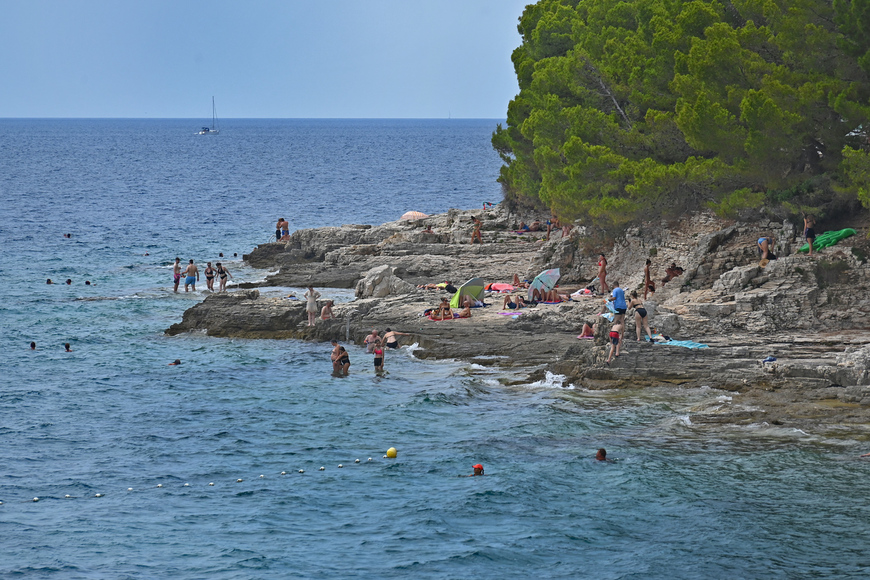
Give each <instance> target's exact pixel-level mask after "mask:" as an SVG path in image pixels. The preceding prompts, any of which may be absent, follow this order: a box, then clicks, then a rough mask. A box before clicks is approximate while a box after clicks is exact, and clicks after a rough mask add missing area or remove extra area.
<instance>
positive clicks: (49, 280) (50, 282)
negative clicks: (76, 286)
mask: <svg viewBox="0 0 870 580" xmlns="http://www.w3.org/2000/svg"><path fill="white" fill-rule="evenodd" d="M45 283H46V284H54V282H52V281H51V278H49V279H48V280H46V281H45Z"/></svg>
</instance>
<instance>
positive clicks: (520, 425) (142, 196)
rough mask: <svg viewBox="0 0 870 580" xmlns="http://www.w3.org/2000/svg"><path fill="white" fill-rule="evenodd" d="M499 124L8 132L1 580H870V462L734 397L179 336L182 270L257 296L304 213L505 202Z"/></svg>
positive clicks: (354, 217)
mask: <svg viewBox="0 0 870 580" xmlns="http://www.w3.org/2000/svg"><path fill="white" fill-rule="evenodd" d="M495 123H496V122H495V121H459V122H457V121H365V122H364V121H320V122H317V121H279V122H275V123H272V122H265V121H227V122H226V123H225V124H224V125H223V126H222V132H221V135H219V136H212V137H194V136H193V135H192V133H193V130H195V129H197V128H198V126H199V122H198V121H195V122H184V121H28V120H21V121H9V120H0V202H2V208H3V210H2V215H3V217H4V218H5V219H3V220H2V223H0V241H2V248H3V250H2V252H0V272H2V274H3V280H4V281H5V284H4V298H5V299H4V300H3V301H2V303H0V327H2V328H0V330H2V332H0V347H2V349H3V352H4V353H5V355H6V357H5V361H4V365H3V374H4V376H3V379H2V381H0V385H2V386H0V448H2V450H3V451H2V457H3V462H2V464H3V469H2V472H0V500H2V502H3V504H2V505H0V537H2V538H3V540H2V544H0V545H2V546H3V550H2V551H3V558H2V559H0V574H2V575H4V576H6V575H12V574H22V575H26V576H28V577H59V578H69V577H72V578H104V577H105V578H117V577H143V576H144V577H165V576H170V575H171V576H172V577H177V578H200V577H205V576H208V577H212V578H239V577H255V578H284V577H287V576H291V575H292V576H301V577H308V578H326V577H349V576H357V577H387V578H389V577H408V576H414V577H445V578H455V577H459V576H467V575H477V576H482V577H517V578H525V577H531V576H535V577H556V578H559V577H563V578H575V577H593V578H629V577H633V578H698V577H713V578H753V577H764V578H794V577H807V576H817V577H823V576H832V577H850V576H851V577H864V576H866V575H867V572H868V560H867V557H866V555H865V553H864V552H865V550H864V547H865V546H866V545H868V540H870V537H868V536H870V524H868V522H870V508H868V507H867V502H866V498H865V497H864V496H865V493H864V492H863V487H864V484H865V482H866V479H867V476H868V472H870V463H867V462H865V461H860V460H857V459H856V456H857V455H858V454H859V453H861V452H866V451H870V449H866V448H865V447H864V446H863V445H864V444H863V443H862V442H859V441H856V439H855V436H848V435H845V436H842V437H836V438H834V437H821V436H818V435H814V434H807V433H803V432H798V431H795V430H791V429H782V428H775V427H771V426H767V425H755V426H752V427H717V428H710V427H703V428H702V427H699V426H696V425H692V424H691V421H690V420H689V419H688V416H689V414H690V411H691V409H693V408H695V407H696V406H699V405H700V406H708V405H714V404H718V403H723V404H724V402H725V401H724V400H721V398H722V397H727V396H729V394H726V393H722V392H719V391H715V390H713V389H691V390H689V389H679V388H673V387H661V388H656V389H638V390H621V391H606V392H589V391H585V390H583V389H581V388H574V387H573V386H572V385H570V384H568V383H567V382H566V381H563V380H561V379H560V378H559V377H552V376H551V377H549V378H548V379H547V380H544V381H540V382H537V383H533V384H523V385H516V384H513V379H514V377H513V376H512V375H511V374H510V373H509V372H508V371H501V370H499V369H498V368H493V367H486V366H481V365H477V364H471V363H463V362H458V361H429V360H418V359H415V358H414V357H413V356H411V353H410V351H411V349H409V348H407V347H406V348H403V349H401V351H399V352H396V353H394V352H392V351H390V352H388V355H387V356H388V358H387V360H386V369H387V373H386V375H385V376H383V377H377V376H376V375H375V374H374V372H373V369H372V363H371V359H370V358H369V356H368V355H366V354H365V353H364V351H363V350H362V349H361V348H359V347H356V346H352V345H348V348H349V351H350V357H351V362H352V367H351V374H350V376H349V377H346V378H336V377H332V376H330V371H331V368H330V364H329V361H328V356H329V350H330V348H329V346H328V345H323V344H316V343H304V342H299V341H289V340H288V341H275V340H257V341H254V340H233V339H216V338H210V337H207V336H205V335H202V334H189V335H183V336H177V337H171V338H170V337H165V336H163V330H164V329H165V328H167V327H168V326H169V325H170V324H172V323H173V322H176V321H178V320H179V319H180V318H181V315H182V313H183V312H184V310H185V309H186V308H188V307H190V306H192V305H193V304H195V303H196V302H197V301H199V300H201V299H202V298H203V294H202V293H201V292H197V293H196V294H193V293H188V294H184V293H183V292H182V293H180V294H177V295H176V294H173V293H172V291H171V287H170V284H169V282H170V280H171V275H170V274H171V270H170V268H169V265H170V264H171V262H172V260H173V258H174V257H175V256H176V255H178V256H180V257H181V258H182V259H183V260H185V261H186V260H187V259H188V258H195V259H196V260H197V263H198V264H199V265H200V267H201V268H202V267H204V263H205V261H207V260H210V261H212V262H216V261H218V260H219V259H220V258H219V257H218V253H219V252H223V253H224V256H225V258H224V260H223V261H224V263H226V264H227V265H228V267H229V269H230V271H231V272H232V273H233V275H234V276H235V277H236V280H239V281H253V280H257V279H261V278H262V277H263V276H264V275H265V272H262V271H257V270H253V269H250V268H247V267H246V266H244V264H242V263H241V262H240V259H239V258H235V259H234V258H232V255H233V253H238V254H239V256H241V254H242V253H244V252H247V251H249V250H250V249H251V248H252V247H253V246H254V245H255V244H257V243H261V242H264V241H266V240H267V239H268V237H269V235H270V234H271V233H272V232H271V231H270V230H271V229H274V228H273V225H274V221H275V219H276V218H277V217H280V214H286V217H288V219H290V220H291V223H292V224H293V227H311V226H320V225H337V224H341V223H347V222H378V221H383V220H384V219H393V218H395V217H398V216H397V214H401V212H402V211H405V210H409V209H416V210H421V211H426V212H436V211H446V209H448V208H449V207H473V206H477V205H478V204H479V203H481V202H483V201H497V200H498V185H497V184H496V183H495V181H494V180H495V177H496V176H497V173H498V166H499V160H498V158H497V156H496V155H495V154H494V153H493V152H492V150H491V148H490V147H489V145H488V139H489V135H490V133H491V131H492V130H493V129H494V127H495ZM397 206H399V207H397ZM291 216H293V217H291ZM64 232H71V233H72V234H73V236H72V238H71V239H64V238H63V237H62V233H64ZM146 252H147V253H148V254H149V255H148V256H144V255H143V254H145V253H146ZM49 277H50V278H53V279H54V280H55V281H62V280H65V279H67V278H70V279H72V280H73V284H72V285H71V286H66V285H50V286H49V285H46V284H45V283H44V282H45V279H46V278H49ZM85 279H88V280H90V281H92V282H94V283H96V285H95V286H85V285H84V280H85ZM204 287H205V286H204V280H203V283H202V284H201V285H197V288H198V289H199V290H200V291H201V290H202V288H204ZM293 290H294V289H283V288H282V289H276V290H273V291H272V292H275V293H284V292H285V291H286V292H287V293H289V292H292V291H293ZM321 292H322V293H323V295H324V298H335V299H337V300H347V299H349V294H348V293H347V291H345V290H341V291H333V290H329V289H323V290H321ZM32 340H33V341H36V342H37V344H38V349H37V350H36V351H30V350H29V347H28V344H29V343H30V341H32ZM64 342H70V343H71V345H72V349H73V352H72V353H65V352H63V346H62V345H63V343H64ZM176 358H178V359H181V360H182V364H181V365H180V366H168V365H167V363H168V362H170V361H172V360H174V359H176ZM388 447H396V448H397V449H398V458H396V459H394V460H392V459H384V458H383V455H384V454H385V452H386V449H387V448H388ZM599 447H605V448H607V450H608V456H609V457H612V458H615V459H616V461H615V462H608V463H599V462H595V461H593V460H592V456H593V455H594V453H595V450H596V449H598V448H599ZM369 457H371V458H372V461H368V458H369ZM356 459H360V463H355V460H356ZM475 463H482V464H484V466H485V468H486V473H487V475H486V476H485V477H474V478H469V477H459V476H460V475H467V474H469V473H471V465H472V464H475ZM339 464H341V465H342V466H343V467H341V468H339V467H338V465H339ZM321 466H322V467H324V468H325V469H324V470H323V471H320V470H319V468H320V467H321ZM300 469H302V470H304V473H299V470H300ZM282 471H284V472H286V474H285V475H281V472H282ZM261 475H263V476H264V477H262V478H261V477H260V476H261ZM238 479H242V480H243V481H241V482H238V481H237V480H238ZM209 483H214V485H213V486H210V485H209ZM185 484H188V485H185ZM158 485H160V486H161V487H159V488H158V487H157V486H158ZM128 488H132V491H128ZM96 494H101V496H102V497H96ZM67 495H69V496H71V497H69V498H67V497H65V496H67ZM35 497H38V498H39V501H38V502H34V501H33V498H35Z"/></svg>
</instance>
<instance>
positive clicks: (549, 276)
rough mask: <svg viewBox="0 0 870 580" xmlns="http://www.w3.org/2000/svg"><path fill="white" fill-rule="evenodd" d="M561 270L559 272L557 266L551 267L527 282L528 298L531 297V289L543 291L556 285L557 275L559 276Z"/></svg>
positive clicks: (547, 290)
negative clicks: (530, 281) (529, 282)
mask: <svg viewBox="0 0 870 580" xmlns="http://www.w3.org/2000/svg"><path fill="white" fill-rule="evenodd" d="M561 275H562V274H561V272H559V268H551V269H549V270H544V271H543V272H541V273H540V274H538V275H537V276H535V279H534V280H532V283H531V284H529V300H531V299H532V290H534V289H535V288H537V289H538V290H541V291H543V292H549V291H550V290H552V289H553V288H555V287H556V282H558V281H559V277H560V276H561Z"/></svg>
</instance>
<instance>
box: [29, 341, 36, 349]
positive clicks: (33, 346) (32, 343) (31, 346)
mask: <svg viewBox="0 0 870 580" xmlns="http://www.w3.org/2000/svg"><path fill="white" fill-rule="evenodd" d="M30 350H36V343H35V342H31V343H30Z"/></svg>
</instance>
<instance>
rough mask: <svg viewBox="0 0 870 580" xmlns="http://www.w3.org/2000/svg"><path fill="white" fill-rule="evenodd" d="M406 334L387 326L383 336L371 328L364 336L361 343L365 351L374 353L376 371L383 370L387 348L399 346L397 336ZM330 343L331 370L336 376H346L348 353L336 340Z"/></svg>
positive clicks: (348, 362) (380, 371)
mask: <svg viewBox="0 0 870 580" xmlns="http://www.w3.org/2000/svg"><path fill="white" fill-rule="evenodd" d="M400 336H408V333H407V332H398V331H396V330H391V329H389V328H387V329H386V330H385V331H384V335H383V336H379V334H378V331H377V330H372V332H371V334H369V335H368V336H366V337H365V339H364V340H363V344H365V346H366V352H367V353H369V354H372V355H374V366H375V372H376V373H382V372H383V371H384V358H385V355H386V351H387V349H397V348H399V337H400ZM331 343H332V355H331V356H330V358H331V360H332V372H333V374H335V375H337V376H346V375H347V374H348V369H350V355H349V354H348V352H347V349H346V348H344V347H343V346H341V345H340V344H338V341H337V340H333V341H331Z"/></svg>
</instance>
